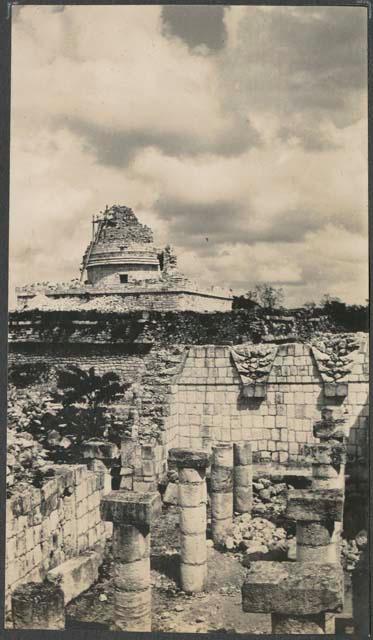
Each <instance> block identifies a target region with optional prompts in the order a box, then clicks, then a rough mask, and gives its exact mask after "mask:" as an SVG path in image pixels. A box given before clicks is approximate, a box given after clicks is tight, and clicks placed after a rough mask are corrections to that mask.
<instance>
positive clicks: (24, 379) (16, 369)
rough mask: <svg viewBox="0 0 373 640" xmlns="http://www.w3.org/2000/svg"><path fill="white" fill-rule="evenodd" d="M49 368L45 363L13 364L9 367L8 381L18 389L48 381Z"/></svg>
mask: <svg viewBox="0 0 373 640" xmlns="http://www.w3.org/2000/svg"><path fill="white" fill-rule="evenodd" d="M48 375H49V366H48V365H47V364H46V363H45V362H34V363H32V362H30V363H23V364H14V365H12V366H11V367H9V372H8V379H9V382H10V383H11V384H14V385H15V386H16V387H18V388H20V389H25V388H26V387H30V386H31V385H33V384H35V383H37V382H45V381H46V380H47V379H48Z"/></svg>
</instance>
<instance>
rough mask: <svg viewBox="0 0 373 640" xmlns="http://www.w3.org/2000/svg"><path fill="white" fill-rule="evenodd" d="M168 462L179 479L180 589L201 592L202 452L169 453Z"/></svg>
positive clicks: (203, 548)
mask: <svg viewBox="0 0 373 640" xmlns="http://www.w3.org/2000/svg"><path fill="white" fill-rule="evenodd" d="M169 461H170V463H171V464H174V465H176V466H177V469H178V475H179V485H178V487H179V489H178V504H179V508H180V586H181V588H182V590H183V591H185V592H186V593H198V592H200V591H203V590H204V588H205V586H206V579H207V547H206V527H207V513H206V502H207V496H206V469H207V467H208V465H209V463H210V456H209V454H208V453H207V452H206V451H200V450H187V449H170V451H169Z"/></svg>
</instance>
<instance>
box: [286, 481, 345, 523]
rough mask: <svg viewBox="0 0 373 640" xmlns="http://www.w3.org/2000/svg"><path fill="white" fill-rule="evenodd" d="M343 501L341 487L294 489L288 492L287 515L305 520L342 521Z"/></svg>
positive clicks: (294, 518)
mask: <svg viewBox="0 0 373 640" xmlns="http://www.w3.org/2000/svg"><path fill="white" fill-rule="evenodd" d="M343 502H344V496H343V491H342V490H341V489H319V490H314V489H313V490H312V491H310V490H308V489H294V490H293V491H290V492H289V494H288V502H287V508H286V515H287V517H288V518H292V519H293V520H301V521H303V522H324V521H326V520H330V521H336V522H341V521H342V518H343Z"/></svg>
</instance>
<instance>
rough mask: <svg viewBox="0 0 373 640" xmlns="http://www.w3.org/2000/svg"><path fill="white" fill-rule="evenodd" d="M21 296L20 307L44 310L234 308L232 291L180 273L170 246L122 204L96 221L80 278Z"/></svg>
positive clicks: (35, 287) (21, 290) (34, 287)
mask: <svg viewBox="0 0 373 640" xmlns="http://www.w3.org/2000/svg"><path fill="white" fill-rule="evenodd" d="M85 275H86V278H85V277H84V276H85ZM16 293H17V301H18V305H19V306H21V307H22V306H23V307H27V308H39V309H61V310H63V309H87V308H88V309H89V308H93V309H95V308H110V307H111V306H112V307H113V308H114V309H117V310H122V311H124V310H128V309H131V310H135V309H160V310H163V311H167V310H175V309H183V310H185V309H192V310H196V311H226V310H229V309H231V306H232V293H231V291H228V290H223V289H220V288H219V287H210V288H209V287H205V288H204V287H201V286H200V285H198V284H196V283H193V282H191V281H190V280H189V279H188V278H187V277H186V276H185V275H183V274H182V273H181V272H180V271H179V270H178V267H177V258H176V256H175V254H174V252H173V250H172V249H171V247H170V246H167V247H166V248H165V249H159V248H158V247H156V246H155V244H154V241H153V233H152V230H151V229H150V228H149V227H147V226H146V225H143V224H141V223H140V222H139V220H138V219H137V217H136V215H135V214H134V212H133V211H132V209H130V208H128V207H126V206H119V205H113V206H112V207H110V209H109V208H108V207H107V208H106V210H105V211H104V212H103V213H102V214H101V215H99V216H93V220H92V240H91V242H90V243H89V245H88V247H87V249H86V251H85V253H84V256H83V261H82V266H81V277H80V279H75V280H73V281H71V282H70V283H56V284H52V283H40V284H39V283H35V284H31V285H26V286H24V287H18V288H17V289H16Z"/></svg>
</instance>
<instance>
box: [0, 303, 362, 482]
mask: <svg viewBox="0 0 373 640" xmlns="http://www.w3.org/2000/svg"><path fill="white" fill-rule="evenodd" d="M159 317H160V321H161V322H163V330H164V331H165V332H167V322H165V321H163V320H162V314H159ZM153 322H155V321H153ZM94 324H95V321H94V320H92V321H83V320H82V321H79V322H78V321H71V322H70V324H67V323H65V324H64V321H60V320H58V314H53V316H52V317H50V316H49V315H48V313H45V314H39V316H38V320H37V321H35V322H34V321H33V320H23V319H22V314H17V315H16V316H15V317H14V318H13V320H12V318H11V324H10V354H9V363H10V366H11V367H12V366H13V367H20V366H23V365H25V364H30V363H32V364H34V365H35V366H38V365H40V366H43V367H44V368H47V370H48V372H49V373H48V375H49V378H50V379H52V377H53V373H54V372H55V371H56V370H58V369H61V368H63V367H65V366H67V365H69V364H77V365H79V366H81V367H85V368H88V367H90V366H95V368H96V369H97V371H99V372H102V373H103V372H105V371H115V372H117V373H118V374H119V375H120V376H121V377H122V378H123V380H124V381H127V382H130V383H133V384H134V385H135V386H136V400H135V402H136V425H135V426H136V434H137V435H139V436H140V437H141V438H142V440H143V441H149V443H150V444H153V445H154V446H155V444H157V445H158V446H159V447H160V448H161V452H159V451H158V453H157V457H158V458H159V456H161V461H160V464H159V465H158V468H159V469H161V468H162V463H163V464H165V463H166V460H167V449H168V448H170V447H176V446H180V447H184V448H185V447H186V448H193V449H199V448H201V447H202V448H207V449H209V450H210V449H211V445H212V444H213V442H214V441H219V440H220V441H221V440H223V441H231V442H238V441H240V440H245V441H248V442H250V444H251V447H252V452H253V457H254V461H256V462H257V461H262V462H273V463H280V464H283V465H287V464H289V463H290V464H293V463H298V462H302V460H303V459H304V457H305V456H306V457H307V455H308V452H309V448H310V447H311V446H312V445H313V444H314V443H316V442H318V439H317V438H315V437H314V434H313V427H312V425H313V423H314V422H315V421H317V420H319V419H320V416H321V411H322V409H323V408H324V407H329V408H331V409H333V413H334V418H336V419H338V418H343V419H344V421H345V423H346V425H347V432H348V438H347V450H348V462H349V463H351V462H358V461H359V462H364V460H365V459H366V453H367V434H368V411H369V410H368V384H369V368H368V355H369V354H368V336H367V334H364V333H356V334H318V335H315V337H313V338H311V339H310V340H309V341H308V342H288V343H286V342H284V341H283V342H282V343H280V344H277V343H275V342H272V343H271V342H266V343H261V344H252V343H242V344H238V345H236V346H235V345H217V344H210V345H198V346H197V345H192V346H188V345H185V344H180V343H179V344H177V343H176V341H175V343H174V344H173V346H170V345H167V344H164V343H163V344H162V342H161V341H155V340H149V342H147V336H146V330H145V332H144V334H142V335H137V334H134V335H123V334H119V333H118V334H115V327H116V320H115V319H113V320H112V321H110V320H108V321H107V322H106V327H105V331H104V330H102V332H100V333H97V331H96V333H91V329H92V326H93V325H94ZM108 327H109V328H108ZM64 328H65V329H66V331H65V332H64ZM126 402H127V405H126V403H125V402H123V403H122V404H121V403H119V404H118V407H117V411H118V412H119V413H120V412H122V413H125V412H126V411H127V412H128V402H129V401H128V400H127V401H126ZM134 435H135V434H134ZM152 438H153V439H152ZM154 438H155V440H154Z"/></svg>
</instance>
